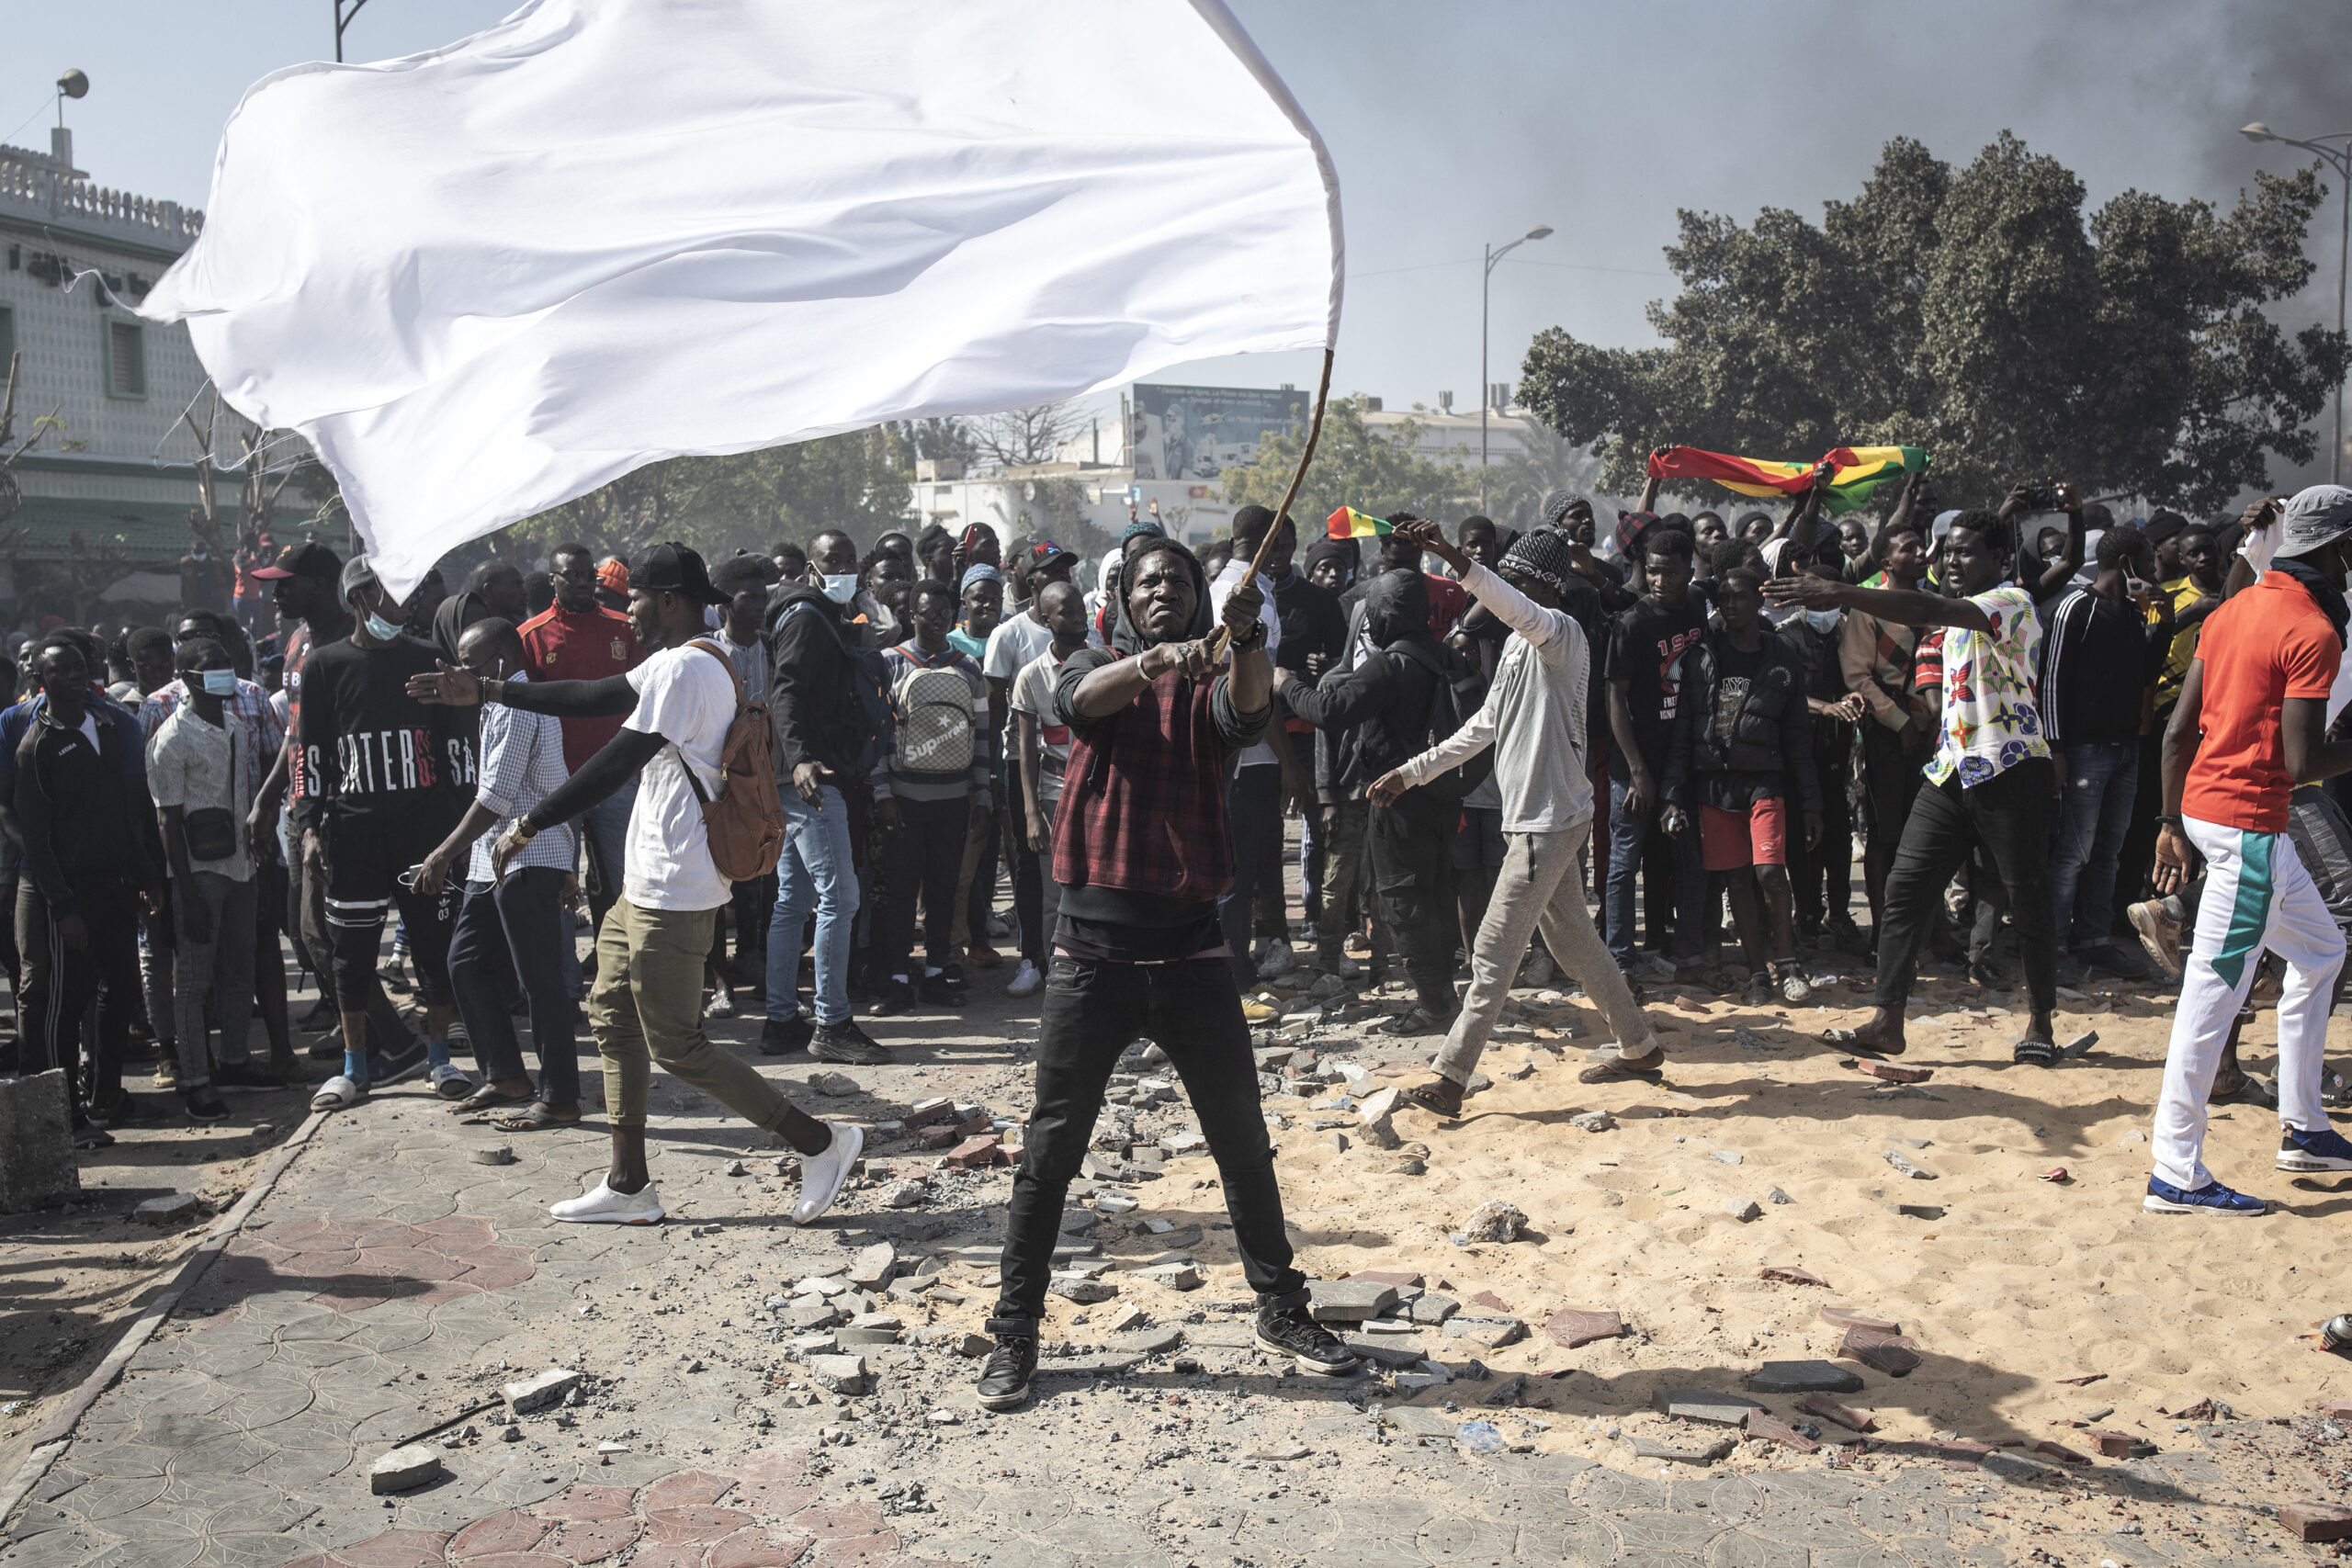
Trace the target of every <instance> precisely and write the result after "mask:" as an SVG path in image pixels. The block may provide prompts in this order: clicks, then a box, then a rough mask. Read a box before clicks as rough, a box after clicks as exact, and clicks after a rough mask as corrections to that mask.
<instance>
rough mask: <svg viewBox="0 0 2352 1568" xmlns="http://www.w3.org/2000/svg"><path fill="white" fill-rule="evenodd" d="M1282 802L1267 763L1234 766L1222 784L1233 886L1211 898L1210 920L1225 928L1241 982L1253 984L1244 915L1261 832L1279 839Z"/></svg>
mask: <svg viewBox="0 0 2352 1568" xmlns="http://www.w3.org/2000/svg"><path fill="white" fill-rule="evenodd" d="M1282 805H1283V771H1282V769H1280V768H1278V767H1276V766H1274V765H1273V764H1272V763H1271V762H1261V763H1259V764H1257V765H1256V766H1254V767H1248V768H1241V769H1238V770H1237V771H1236V772H1235V773H1234V775H1233V777H1232V779H1231V780H1230V781H1228V782H1227V784H1226V786H1225V820H1226V827H1227V831H1228V832H1230V833H1231V835H1232V839H1233V885H1232V886H1230V887H1227V889H1226V890H1225V897H1222V898H1219V899H1218V900H1217V901H1216V919H1217V924H1218V925H1219V926H1221V927H1222V928H1224V931H1225V945H1226V946H1227V947H1228V948H1231V949H1232V950H1233V957H1232V960H1231V963H1232V964H1233V977H1234V979H1235V980H1236V981H1237V982H1238V983H1239V984H1240V985H1242V986H1244V987H1249V986H1254V985H1256V984H1257V983H1258V965H1257V964H1254V963H1252V962H1251V961H1250V911H1251V909H1252V908H1254V906H1255V904H1256V902H1257V894H1258V874H1259V873H1260V872H1261V870H1263V869H1264V865H1265V859H1266V839H1267V836H1268V835H1269V834H1272V836H1273V838H1274V839H1275V840H1276V841H1277V842H1279V841H1280V840H1281V838H1282V830H1283V817H1282Z"/></svg>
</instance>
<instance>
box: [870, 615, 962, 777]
mask: <svg viewBox="0 0 2352 1568" xmlns="http://www.w3.org/2000/svg"><path fill="white" fill-rule="evenodd" d="M897 652H898V653H899V656H900V657H902V658H904V659H906V660H909V661H910V663H911V664H912V666H913V668H911V669H910V670H908V671H905V672H904V673H902V674H901V675H899V680H898V683H897V684H896V685H895V686H893V687H892V688H891V689H890V709H891V714H892V716H893V717H894V718H895V719H896V721H897V725H898V736H897V739H896V740H895V741H894V742H893V747H892V751H891V766H892V768H893V770H894V771H895V772H898V773H970V772H971V771H972V748H973V745H974V739H973V738H974V736H975V734H976V733H977V731H978V724H979V723H980V721H979V720H978V719H977V718H975V717H974V716H973V714H972V683H971V682H969V681H968V680H967V679H966V678H965V675H964V671H962V669H960V668H959V667H958V666H957V662H956V656H955V654H953V653H952V652H951V653H949V654H946V655H944V656H943V657H944V659H945V660H946V662H944V663H941V664H929V663H926V662H924V660H925V658H926V657H927V656H926V655H925V654H924V653H923V651H922V649H919V648H917V647H916V646H915V645H914V644H913V643H910V642H909V643H901V644H900V645H899V648H898V649H897Z"/></svg>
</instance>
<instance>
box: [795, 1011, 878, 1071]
mask: <svg viewBox="0 0 2352 1568" xmlns="http://www.w3.org/2000/svg"><path fill="white" fill-rule="evenodd" d="M809 1055H811V1056H814V1057H816V1058H817V1060H819V1061H820V1062H847V1063H849V1064H851V1065H852V1066H861V1067H872V1066H879V1065H881V1064H882V1063H884V1062H887V1061H888V1060H889V1059H890V1054H889V1053H888V1051H885V1050H884V1049H882V1047H881V1046H879V1045H877V1044H876V1043H874V1041H873V1039H872V1038H871V1037H869V1036H868V1035H867V1034H866V1032H865V1031H864V1030H863V1029H860V1028H859V1027H858V1026H857V1021H856V1020H855V1019H854V1018H845V1019H843V1020H842V1021H840V1022H839V1023H820V1024H819V1025H818V1026H817V1032H816V1034H815V1036H814V1037H813V1038H811V1039H810V1040H809Z"/></svg>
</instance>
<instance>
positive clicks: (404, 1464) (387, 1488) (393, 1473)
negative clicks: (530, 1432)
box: [368, 1428, 511, 1497]
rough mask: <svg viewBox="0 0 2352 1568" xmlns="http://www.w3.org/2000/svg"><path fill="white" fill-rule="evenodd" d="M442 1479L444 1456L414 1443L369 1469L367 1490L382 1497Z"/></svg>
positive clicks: (377, 1462)
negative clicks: (442, 1457) (442, 1458)
mask: <svg viewBox="0 0 2352 1568" xmlns="http://www.w3.org/2000/svg"><path fill="white" fill-rule="evenodd" d="M510 1430H511V1428H510ZM440 1478H441V1456H440V1455H439V1454H437V1453H435V1452H434V1451H433V1450H431V1449H429V1448H426V1447H425V1446H424V1444H422V1443H412V1444H410V1445H409V1446H408V1447H407V1448H404V1449H394V1450H392V1451H391V1452H390V1453H388V1454H385V1455H383V1456H382V1457H381V1458H379V1459H378V1460H377V1461H376V1462H375V1463H374V1464H372V1465H370V1466H368V1491H369V1492H371V1493H373V1494H374V1495H377V1496H379V1497H381V1496H384V1495H388V1494H390V1493H393V1492H410V1491H413V1490H414V1489H416V1488H417V1487H419V1486H423V1485H424V1484H425V1483H428V1482H432V1481H438V1480H439V1479H440Z"/></svg>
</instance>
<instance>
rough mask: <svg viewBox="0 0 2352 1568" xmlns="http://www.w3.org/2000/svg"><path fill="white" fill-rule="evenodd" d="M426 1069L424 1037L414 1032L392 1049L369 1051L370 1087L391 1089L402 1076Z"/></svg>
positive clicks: (408, 1075)
mask: <svg viewBox="0 0 2352 1568" xmlns="http://www.w3.org/2000/svg"><path fill="white" fill-rule="evenodd" d="M423 1071H424V1037H423V1036H422V1035H416V1034H412V1035H410V1036H409V1037H408V1038H407V1039H406V1040H405V1041H403V1042H401V1043H400V1044H399V1045H396V1046H394V1047H392V1048H391V1049H390V1050H383V1049H380V1048H379V1049H378V1050H373V1051H370V1052H368V1088H369V1089H389V1088H390V1087H391V1086H392V1085H394V1084H396V1083H398V1082H400V1081H401V1079H402V1078H407V1077H415V1076H416V1075H417V1074H419V1073H421V1072H423Z"/></svg>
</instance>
